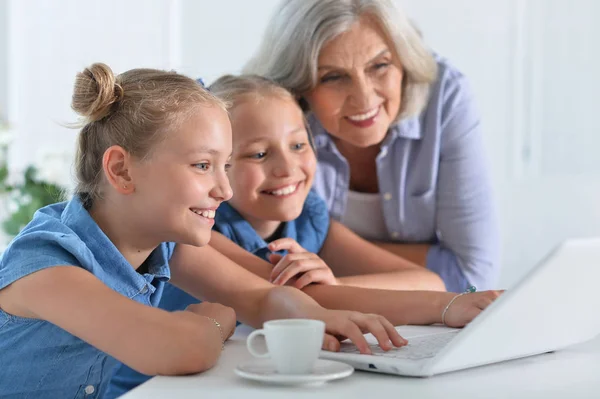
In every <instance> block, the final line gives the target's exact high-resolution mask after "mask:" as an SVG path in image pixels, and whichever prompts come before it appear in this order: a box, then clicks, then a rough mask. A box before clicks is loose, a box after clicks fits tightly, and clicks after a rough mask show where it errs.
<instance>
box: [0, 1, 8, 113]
mask: <svg viewBox="0 0 600 399" xmlns="http://www.w3.org/2000/svg"><path fill="white" fill-rule="evenodd" d="M7 6H8V4H7V2H6V1H0V118H3V117H4V116H5V115H6V114H7V111H6V105H7V96H8V66H7V54H8V15H7V14H8V7H7Z"/></svg>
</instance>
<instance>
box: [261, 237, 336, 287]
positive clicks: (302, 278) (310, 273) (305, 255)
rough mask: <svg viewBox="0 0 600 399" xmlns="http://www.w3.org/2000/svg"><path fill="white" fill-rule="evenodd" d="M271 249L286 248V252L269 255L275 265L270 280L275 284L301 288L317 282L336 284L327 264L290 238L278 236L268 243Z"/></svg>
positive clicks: (279, 249)
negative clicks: (285, 253)
mask: <svg viewBox="0 0 600 399" xmlns="http://www.w3.org/2000/svg"><path fill="white" fill-rule="evenodd" d="M269 249H270V250H271V251H281V250H286V251H288V254H287V255H285V256H281V255H279V254H271V255H269V261H270V262H271V263H272V264H273V265H275V267H274V268H273V271H272V272H271V277H270V279H269V281H270V282H272V283H273V284H276V285H285V284H288V285H291V286H293V287H296V288H298V289H302V288H304V287H306V286H307V285H309V284H313V283H318V284H326V285H338V284H339V282H338V281H337V279H336V278H335V276H334V275H333V272H332V271H331V269H330V268H329V266H327V264H326V263H325V262H324V261H323V259H321V258H320V257H319V256H318V255H317V254H314V253H312V252H308V251H307V250H305V249H304V248H302V247H301V246H300V244H298V243H297V242H296V241H295V240H293V239H291V238H280V239H279V240H275V241H273V242H271V243H270V244H269Z"/></svg>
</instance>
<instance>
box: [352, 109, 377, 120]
mask: <svg viewBox="0 0 600 399" xmlns="http://www.w3.org/2000/svg"><path fill="white" fill-rule="evenodd" d="M378 112H379V107H376V108H373V109H372V110H370V111H367V112H365V113H364V114H356V115H350V116H347V118H348V119H350V120H351V121H355V122H360V121H366V120H367V119H371V118H372V117H374V116H375V115H377V113H378Z"/></svg>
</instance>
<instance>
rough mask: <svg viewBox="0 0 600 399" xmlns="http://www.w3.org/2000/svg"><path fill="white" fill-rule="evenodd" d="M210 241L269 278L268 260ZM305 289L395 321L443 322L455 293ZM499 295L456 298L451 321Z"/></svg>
mask: <svg viewBox="0 0 600 399" xmlns="http://www.w3.org/2000/svg"><path fill="white" fill-rule="evenodd" d="M210 245H211V246H212V247H213V248H215V249H216V250H218V251H219V252H220V253H222V254H224V255H226V256H227V257H228V258H230V259H232V260H233V261H235V262H236V263H238V264H240V265H243V266H244V267H246V268H247V269H248V270H249V271H251V272H253V273H254V274H257V275H259V276H260V277H262V278H263V279H268V278H269V276H270V271H271V268H272V266H271V265H270V264H269V263H267V262H265V261H264V260H262V259H260V258H259V257H257V256H254V255H253V254H251V253H250V252H248V251H246V250H244V249H243V248H241V247H239V246H238V245H236V244H235V243H233V242H232V241H230V240H228V239H227V238H225V237H223V236H220V237H219V236H217V235H214V233H213V238H212V239H211V242H210ZM233 283H235V282H233ZM282 288H288V287H282ZM303 291H304V292H305V293H307V294H308V295H310V296H311V297H312V298H313V299H314V300H316V301H317V302H318V303H319V304H320V305H321V306H323V307H325V308H328V309H347V310H353V311H359V312H366V313H376V314H380V315H382V316H384V317H385V318H387V319H388V320H389V321H390V322H391V323H392V324H394V325H403V324H431V323H440V322H441V320H442V319H441V316H442V312H443V310H444V307H445V306H446V305H447V304H448V302H449V301H450V300H451V299H452V298H453V296H454V294H452V293H448V292H435V291H392V290H381V289H368V288H360V287H349V286H332V285H322V284H311V285H308V286H306V287H305V288H304V289H303ZM496 296H497V293H495V292H493V291H488V292H481V293H476V294H469V295H464V296H463V297H461V298H459V300H457V301H456V302H458V303H459V304H461V306H460V307H457V308H456V309H457V310H453V312H452V313H455V314H456V318H457V319H455V320H454V321H453V324H452V325H453V326H457V327H458V326H461V325H464V324H466V323H468V322H469V321H471V320H472V319H473V318H474V317H475V316H476V315H477V314H479V312H480V311H481V309H484V308H485V307H486V306H487V305H488V304H489V302H491V300H493V299H494V298H495V297H496ZM490 298H491V299H490ZM488 301H489V302H488ZM456 302H455V303H456ZM230 306H231V305H230ZM452 306H453V307H454V306H455V305H454V304H453V305H452ZM236 310H237V309H236ZM238 313H239V311H238Z"/></svg>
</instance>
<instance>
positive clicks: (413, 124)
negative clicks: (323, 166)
mask: <svg viewBox="0 0 600 399" xmlns="http://www.w3.org/2000/svg"><path fill="white" fill-rule="evenodd" d="M307 119H308V124H309V126H310V130H311V132H312V134H313V137H314V139H315V148H317V149H319V148H325V147H326V146H331V145H333V140H332V139H331V136H330V135H329V134H328V133H327V131H326V130H325V129H324V128H323V126H322V125H321V123H320V122H319V121H318V120H317V118H316V117H315V116H314V114H312V113H310V114H309V115H308V116H307ZM398 137H401V138H405V139H410V140H420V139H421V138H422V137H423V129H421V121H420V118H418V117H413V118H408V119H404V120H402V121H400V122H396V123H394V124H393V125H392V126H391V127H390V129H389V131H388V134H387V136H386V138H385V139H384V141H383V143H382V144H383V145H389V144H391V143H393V142H394V141H395V140H396V139H397V138H398Z"/></svg>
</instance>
